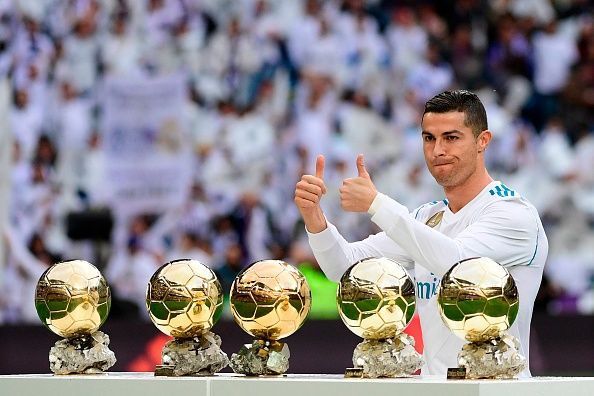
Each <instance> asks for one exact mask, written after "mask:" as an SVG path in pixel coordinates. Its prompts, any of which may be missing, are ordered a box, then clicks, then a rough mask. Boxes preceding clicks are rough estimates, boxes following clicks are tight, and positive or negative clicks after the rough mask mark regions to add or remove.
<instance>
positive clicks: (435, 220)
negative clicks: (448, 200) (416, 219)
mask: <svg viewBox="0 0 594 396" xmlns="http://www.w3.org/2000/svg"><path fill="white" fill-rule="evenodd" d="M443 212H444V211H443V210H442V211H440V212H437V213H435V214H434V215H433V216H431V217H430V218H429V220H427V222H426V223H425V224H427V225H428V226H429V227H431V228H435V227H436V226H437V225H438V224H439V223H441V219H442V218H443Z"/></svg>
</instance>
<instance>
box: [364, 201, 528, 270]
mask: <svg viewBox="0 0 594 396" xmlns="http://www.w3.org/2000/svg"><path fill="white" fill-rule="evenodd" d="M378 196H379V194H378ZM378 199H380V200H381V202H380V204H379V205H377V207H376V212H375V214H374V215H373V216H372V218H371V220H372V221H373V222H374V223H375V224H377V225H378V226H379V227H380V228H381V229H382V230H383V231H384V232H385V234H386V235H387V236H388V237H389V238H390V239H392V240H393V241H394V242H395V243H396V244H397V245H398V246H400V247H401V248H402V249H403V250H404V251H405V252H407V253H408V254H409V255H410V257H411V258H412V259H413V260H414V261H415V262H416V263H418V264H420V265H421V266H423V267H425V268H426V269H427V270H429V271H431V272H433V273H434V274H435V275H437V276H443V275H444V274H445V273H446V272H447V271H448V270H449V269H450V268H451V266H452V265H453V264H454V263H456V262H458V261H460V260H463V259H467V258H471V257H479V256H481V257H483V256H484V257H489V258H491V259H493V260H495V261H497V262H498V263H499V264H501V265H503V266H514V265H528V264H530V263H531V261H532V258H533V257H534V253H535V251H536V245H537V241H538V218H537V215H536V213H535V212H534V211H533V210H532V208H531V207H530V206H528V205H526V204H525V203H524V202H522V201H521V200H501V201H494V202H493V204H490V205H488V206H487V207H486V208H485V210H484V211H483V212H482V213H481V214H480V215H479V217H478V218H477V219H476V220H475V221H473V222H472V224H470V225H469V226H468V227H467V228H466V229H465V230H464V231H462V232H460V233H459V234H458V235H456V237H455V238H451V237H449V236H446V235H444V234H442V233H441V232H439V231H437V230H434V229H433V228H431V227H429V226H427V225H425V224H423V223H422V222H419V221H417V220H415V219H414V218H412V217H411V216H410V215H409V213H408V210H407V209H406V207H405V206H403V205H401V204H399V203H398V202H396V201H394V200H393V199H391V198H389V197H387V196H385V195H381V196H379V198H378Z"/></svg>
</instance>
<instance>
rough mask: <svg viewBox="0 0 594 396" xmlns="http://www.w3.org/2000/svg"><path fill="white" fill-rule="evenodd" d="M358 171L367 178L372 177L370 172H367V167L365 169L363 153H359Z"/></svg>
mask: <svg viewBox="0 0 594 396" xmlns="http://www.w3.org/2000/svg"><path fill="white" fill-rule="evenodd" d="M357 171H358V172H359V177H364V178H366V179H370V177H369V173H367V169H365V163H364V161H363V154H359V155H358V156H357Z"/></svg>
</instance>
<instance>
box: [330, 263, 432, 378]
mask: <svg viewBox="0 0 594 396" xmlns="http://www.w3.org/2000/svg"><path fill="white" fill-rule="evenodd" d="M336 302H337V305H338V311H339V313H340V318H341V319H342V321H343V322H344V324H345V325H346V326H347V327H348V328H349V329H350V330H351V331H352V332H353V333H355V334H357V335H358V336H360V337H363V342H361V343H359V344H358V345H357V347H356V348H355V351H354V353H353V365H354V367H352V368H347V369H346V372H345V376H346V377H363V378H378V377H409V376H411V375H412V374H413V373H414V372H415V371H417V370H418V369H420V368H421V366H422V365H423V358H422V356H421V355H420V354H419V353H418V352H417V351H416V350H415V348H414V346H415V341H414V338H412V337H411V336H410V335H408V334H405V333H403V332H402V330H404V329H405V328H406V326H407V325H408V324H409V323H410V321H411V319H412V317H413V314H414V312H415V287H414V283H413V281H412V279H411V278H410V276H409V275H408V273H407V272H406V270H405V269H404V268H403V267H402V266H401V265H400V264H398V263H397V262H396V261H393V260H390V259H388V258H385V257H381V258H375V257H372V258H366V259H364V260H361V261H358V262H357V263H355V264H354V265H352V266H351V267H350V268H349V269H348V270H347V271H346V272H345V273H344V274H343V275H342V278H341V279H340V284H339V286H338V290H337V296H336Z"/></svg>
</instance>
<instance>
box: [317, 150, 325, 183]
mask: <svg viewBox="0 0 594 396" xmlns="http://www.w3.org/2000/svg"><path fill="white" fill-rule="evenodd" d="M324 162H325V159H324V156H323V155H318V158H317V159H316V177H317V178H319V179H324Z"/></svg>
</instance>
